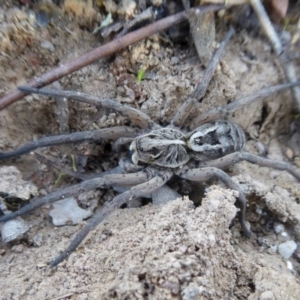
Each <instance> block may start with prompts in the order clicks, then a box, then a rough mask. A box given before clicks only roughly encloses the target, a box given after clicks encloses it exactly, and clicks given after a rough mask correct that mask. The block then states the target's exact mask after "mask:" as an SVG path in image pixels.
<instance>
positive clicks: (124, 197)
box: [51, 170, 173, 267]
mask: <svg viewBox="0 0 300 300" xmlns="http://www.w3.org/2000/svg"><path fill="white" fill-rule="evenodd" d="M131 175H132V174H131ZM172 175H173V173H172V172H170V171H167V170H165V171H162V172H159V173H157V175H156V176H154V177H153V178H152V179H150V180H148V181H146V182H144V183H141V184H138V185H136V186H134V187H132V188H131V189H130V190H128V191H126V192H124V193H122V194H120V195H118V196H116V197H115V198H114V199H113V200H112V201H111V202H108V203H105V204H104V205H103V207H102V208H101V210H100V211H99V212H98V213H96V214H95V215H94V216H93V217H92V218H91V219H90V220H89V221H88V223H87V225H86V226H85V227H84V228H83V229H82V230H81V231H80V232H78V234H77V235H76V236H75V238H74V239H73V241H72V242H71V244H70V245H69V247H68V248H67V249H66V250H65V251H63V252H62V253H61V254H60V255H59V256H58V257H57V258H56V259H54V261H52V263H51V267H55V266H57V265H58V264H59V263H60V262H61V261H63V260H64V259H66V258H67V257H68V256H69V254H70V253H72V252H73V251H74V250H75V249H76V248H77V247H78V245H79V244H80V243H81V242H82V240H83V239H84V238H85V237H86V236H87V235H88V233H89V232H90V231H91V230H92V229H93V228H94V227H95V226H97V225H98V224H99V223H101V222H102V221H103V220H104V219H106V217H107V216H108V215H109V214H110V213H112V212H113V211H114V210H115V209H118V208H119V207H121V206H122V205H123V204H124V203H126V202H128V201H130V199H132V198H134V197H141V196H144V195H147V194H151V193H152V192H154V191H156V190H157V189H158V188H160V187H161V186H163V185H164V184H165V183H166V182H167V181H168V180H169V179H170V178H171V177H172ZM125 176H127V174H126V175H125Z"/></svg>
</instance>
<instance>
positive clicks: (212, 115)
mask: <svg viewBox="0 0 300 300" xmlns="http://www.w3.org/2000/svg"><path fill="white" fill-rule="evenodd" d="M232 34H233V31H232V30H230V31H229V32H228V34H227V35H226V36H225V38H224V40H223V41H222V43H221V44H220V46H219V48H218V49H217V50H216V52H215V53H214V55H213V57H212V59H211V61H210V63H209V65H208V67H207V69H206V71H205V74H204V77H203V79H202V81H201V82H200V83H199V84H198V86H197V87H196V90H195V91H194V93H193V94H192V95H191V96H190V97H188V99H187V100H186V101H185V102H184V103H183V104H182V106H181V107H180V109H179V110H178V111H177V113H176V114H175V116H174V117H173V119H172V120H171V122H170V125H169V126H167V127H166V128H161V126H159V125H158V124H156V123H155V122H153V121H152V120H151V119H150V118H149V117H148V116H147V115H146V114H144V113H142V112H141V111H139V110H137V109H134V108H132V107H129V106H126V105H122V104H120V103H118V102H116V101H113V100H108V99H100V98H98V97H95V96H91V95H86V94H83V93H80V92H73V91H61V90H51V89H46V88H42V89H36V88H31V87H20V88H19V89H20V90H21V91H23V92H26V93H38V94H42V95H46V96H51V97H65V98H69V99H72V100H77V101H81V102H85V103H89V104H93V105H96V106H98V107H100V108H106V109H110V110H114V111H116V112H119V113H120V114H123V115H125V116H127V117H128V118H129V119H130V121H131V122H132V124H134V125H135V126H136V127H137V128H133V127H128V126H121V127H112V128H106V129H101V130H97V131H86V132H76V133H72V134H67V135H60V136H52V137H45V138H41V139H39V140H37V141H35V142H32V143H29V144H27V145H25V146H23V147H21V148H19V149H18V150H15V151H12V152H7V153H0V160H3V159H6V158H10V157H13V156H18V155H22V154H25V153H28V152H31V151H33V150H34V149H37V148H40V147H47V146H52V145H59V144H64V143H72V142H82V141H88V140H91V141H97V140H105V139H110V140H116V142H115V148H118V147H120V146H124V145H126V146H128V148H129V150H130V151H132V157H131V162H129V164H128V163H127V166H126V167H125V168H124V173H123V174H110V175H103V176H99V177H96V178H93V179H88V178H86V177H85V176H84V175H80V174H77V173H76V174H75V172H74V174H71V175H74V176H75V177H76V176H77V177H78V178H80V179H82V182H81V183H79V184H77V185H73V186H70V187H67V188H63V189H60V190H57V191H55V192H53V193H51V194H49V195H47V196H45V197H41V198H36V199H34V200H33V201H32V202H31V203H30V204H28V205H27V206H24V207H22V208H21V209H19V210H18V211H16V212H13V213H11V214H8V215H5V216H2V217H0V222H5V221H7V220H11V219H13V218H15V217H17V216H21V215H24V214H27V213H29V212H31V211H33V210H34V209H37V208H39V207H41V206H42V205H44V204H46V203H47V204H49V203H53V202H55V201H58V200H60V199H62V198H65V197H69V196H72V195H76V194H78V193H81V192H85V191H89V190H92V189H97V188H108V187H115V186H127V187H130V188H129V189H128V190H127V191H125V192H123V193H121V194H119V195H117V196H116V197H115V198H114V199H113V200H112V201H110V202H108V203H105V204H104V205H103V207H102V208H101V209H100V210H99V212H97V213H96V214H95V215H94V216H93V217H92V218H91V219H90V220H89V221H88V222H87V224H86V225H85V227H84V228H83V229H82V230H81V231H80V232H78V234H77V235H76V236H75V238H74V239H73V241H72V242H71V243H70V245H69V247H68V248H67V249H66V250H65V251H63V252H62V253H61V254H60V255H59V256H58V257H57V258H56V259H55V260H54V261H52V263H51V266H52V267H54V266H56V265H57V264H59V263H60V262H61V261H63V260H64V259H65V258H67V257H68V255H69V254H70V253H72V252H73V251H74V250H75V249H76V248H77V246H78V245H79V244H80V243H81V242H82V240H83V239H84V238H85V237H86V236H87V234H88V233H89V232H90V231H91V230H92V229H93V228H94V227H95V226H97V225H98V224H99V223H101V222H102V221H103V220H104V219H105V218H106V217H107V215H109V214H110V213H111V212H112V211H113V210H115V209H117V208H119V207H121V206H122V205H124V204H125V203H127V202H128V201H130V200H131V199H133V198H135V197H141V196H144V195H149V194H152V193H153V192H154V191H156V190H157V189H159V188H160V187H162V186H164V185H165V184H166V183H167V182H168V181H169V180H170V179H171V177H172V176H173V175H177V176H179V177H181V178H184V179H186V180H191V181H205V180H209V179H210V178H213V177H216V178H217V179H219V180H220V181H222V182H223V183H224V184H225V185H226V186H228V187H229V188H231V189H233V190H236V191H238V196H237V204H238V205H239V207H240V212H239V221H240V223H241V227H242V229H243V231H244V233H245V235H246V236H247V237H250V236H251V230H250V228H249V227H248V226H247V225H246V222H245V214H246V205H247V200H246V198H245V196H244V195H243V193H242V191H241V189H240V187H239V186H238V185H237V184H236V183H234V182H233V180H232V179H231V178H230V177H229V176H228V175H227V174H226V173H225V172H224V171H222V169H223V168H226V167H228V166H231V165H233V164H235V163H238V162H240V161H242V160H245V161H248V162H250V163H253V164H258V165H260V166H266V167H270V168H275V169H279V170H284V171H287V172H289V173H290V174H292V175H293V176H294V177H295V178H296V179H297V180H299V181H300V172H299V170H297V169H296V168H295V167H294V166H293V165H291V164H289V163H286V162H282V161H275V160H271V159H267V158H264V157H260V156H257V155H254V154H251V153H248V152H245V151H244V146H245V142H246V138H245V135H244V133H243V131H242V129H241V128H240V127H239V126H238V125H236V124H234V123H232V122H230V121H227V120H226V118H227V116H228V115H229V113H232V112H233V111H235V110H237V109H240V108H242V107H244V106H245V105H248V104H250V103H253V101H256V100H257V99H260V98H262V97H267V96H270V95H271V94H273V93H277V92H279V91H281V90H284V89H287V88H290V87H292V86H295V85H299V82H295V83H291V84H282V85H277V86H272V87H268V88H265V89H262V90H260V91H258V92H256V93H253V94H251V95H249V96H246V97H243V98H240V99H238V100H236V101H234V102H231V103H230V104H228V105H225V106H223V107H218V108H213V109H211V110H209V111H207V112H204V113H202V114H200V115H199V116H197V117H196V118H195V119H193V120H192V121H191V122H190V124H189V128H191V130H190V131H185V130H184V129H182V128H183V127H187V126H185V124H186V120H187V118H188V116H189V115H190V113H191V111H192V110H193V108H194V107H195V105H196V104H197V103H199V101H201V99H202V98H203V96H204V95H205V92H206V90H207V87H208V84H209V82H210V80H211V78H212V76H213V74H214V72H215V70H216V67H217V66H218V63H219V60H220V57H221V53H222V51H223V49H224V47H225V45H226V43H227V41H228V39H229V38H230V36H231V35H232Z"/></svg>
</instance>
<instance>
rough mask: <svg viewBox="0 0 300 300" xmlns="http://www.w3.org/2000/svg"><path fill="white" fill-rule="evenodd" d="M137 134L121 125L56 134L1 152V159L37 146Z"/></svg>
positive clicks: (31, 149)
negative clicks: (13, 149)
mask: <svg viewBox="0 0 300 300" xmlns="http://www.w3.org/2000/svg"><path fill="white" fill-rule="evenodd" d="M136 135H137V131H136V129H133V128H130V127H127V126H120V127H111V128H105V129H100V130H95V131H82V132H74V133H71V134H63V135H56V136H49V137H44V138H41V139H39V140H36V141H34V142H31V143H28V144H26V145H24V146H22V147H21V148H19V149H17V150H15V151H11V152H3V153H0V160H3V159H7V158H10V157H14V156H19V155H22V154H25V153H28V152H31V151H33V150H35V149H37V148H42V147H48V146H54V145H61V144H68V143H75V142H83V141H89V140H91V141H99V140H101V139H117V138H119V137H121V136H122V137H124V136H125V137H134V136H136Z"/></svg>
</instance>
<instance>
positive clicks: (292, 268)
mask: <svg viewBox="0 0 300 300" xmlns="http://www.w3.org/2000/svg"><path fill="white" fill-rule="evenodd" d="M286 266H287V267H288V269H289V270H291V271H293V270H294V267H293V264H292V263H291V262H290V261H289V260H287V262H286Z"/></svg>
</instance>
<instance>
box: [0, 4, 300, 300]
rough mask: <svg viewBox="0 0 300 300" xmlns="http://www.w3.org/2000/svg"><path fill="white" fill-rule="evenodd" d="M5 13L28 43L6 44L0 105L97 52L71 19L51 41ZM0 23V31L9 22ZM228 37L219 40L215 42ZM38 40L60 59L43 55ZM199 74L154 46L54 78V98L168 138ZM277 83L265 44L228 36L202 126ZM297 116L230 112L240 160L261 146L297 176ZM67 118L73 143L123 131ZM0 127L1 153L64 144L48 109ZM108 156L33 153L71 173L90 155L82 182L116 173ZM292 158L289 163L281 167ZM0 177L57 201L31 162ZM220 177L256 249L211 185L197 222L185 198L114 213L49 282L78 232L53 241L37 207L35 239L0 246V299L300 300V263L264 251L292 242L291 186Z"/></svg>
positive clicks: (299, 217) (104, 152)
mask: <svg viewBox="0 0 300 300" xmlns="http://www.w3.org/2000/svg"><path fill="white" fill-rule="evenodd" d="M4 10H5V13H6V16H10V18H11V19H10V24H14V27H13V29H12V31H10V32H12V33H11V34H12V35H16V36H17V37H19V34H20V36H21V37H22V36H24V32H22V30H21V29H22V28H23V27H24V26H25V25H26V26H27V27H26V28H27V30H26V34H32V36H31V43H30V44H26V45H25V44H22V43H24V41H23V40H22V39H21V38H20V39H14V41H17V42H18V43H19V44H20V45H18V44H14V42H13V39H12V42H11V44H10V47H12V48H10V49H9V52H2V53H1V56H0V58H1V64H0V68H1V70H0V82H1V91H0V93H1V94H0V95H1V96H2V95H4V94H5V93H6V92H8V91H9V90H11V89H13V88H15V87H16V86H18V85H22V84H24V83H25V82H27V81H29V80H30V79H31V78H32V77H34V76H37V75H38V74H41V73H43V72H45V71H46V70H49V69H50V68H51V67H53V66H54V65H55V64H59V63H63V62H65V61H67V60H68V59H70V58H73V57H76V56H78V55H80V54H82V53H85V52H86V51H88V50H89V49H91V48H93V47H95V46H97V45H99V43H100V42H99V40H98V38H97V37H96V36H93V35H92V34H90V33H89V32H88V31H86V30H84V29H82V27H80V26H79V25H78V20H76V18H60V19H59V21H57V27H56V26H52V27H49V26H48V27H44V28H39V30H37V28H36V27H35V26H34V23H31V21H30V20H28V19H26V18H27V15H26V14H24V13H23V12H21V11H20V10H19V9H18V8H16V7H13V6H10V7H9V6H8V7H5V8H4ZM8 12H9V14H8ZM16 15H17V16H18V17H16ZM1 22H2V23H1V26H2V27H1V28H2V30H4V29H3V28H6V27H4V23H5V22H6V20H5V19H1ZM12 22H15V23H12ZM27 22H28V23H27ZM81 22H83V20H81ZM24 24H25V25H24ZM22 26H23V27H22ZM20 32H21V33H20ZM223 34H224V33H219V34H218V36H217V38H218V40H220V39H221V37H222V36H223ZM45 40H47V41H48V42H50V43H51V44H52V45H53V47H54V49H55V51H53V48H52V47H48V48H47V47H46V48H45V43H44V41H45ZM241 40H243V43H242V42H241ZM26 41H28V39H27V40H26ZM48 45H49V44H48ZM21 46H22V47H21ZM3 49H4V48H2V50H3ZM4 50H5V49H4ZM12 50H14V51H12ZM18 51H20V53H19V52H18ZM247 51H248V52H251V53H252V54H253V55H254V57H255V62H253V63H249V62H245V61H244V60H243V58H242V55H241V53H246V52H247ZM7 53H9V55H8V54H7ZM146 60H147V72H146V76H145V79H144V80H143V81H142V82H141V83H140V84H138V83H137V82H136V75H135V74H136V73H137V71H138V70H139V68H141V66H142V62H145V61H146ZM298 70H299V67H298ZM202 74H203V69H202V67H201V65H200V62H199V61H198V58H197V56H196V53H195V51H193V50H192V49H186V48H180V47H177V46H172V45H171V44H169V43H167V42H166V41H165V40H164V39H160V38H159V36H154V37H151V38H149V39H148V40H146V41H142V42H140V43H138V44H136V45H134V46H132V47H130V49H126V50H124V51H122V52H120V53H118V54H117V55H116V57H114V58H110V59H109V60H102V61H99V62H97V63H95V64H93V65H91V66H89V67H86V68H84V69H82V70H80V71H78V72H76V73H74V74H72V75H70V76H67V77H66V78H63V79H62V80H60V85H61V88H63V89H74V90H80V91H83V92H86V93H90V94H95V95H101V97H107V98H112V99H116V101H120V102H121V103H126V104H128V105H132V106H134V107H137V108H139V109H141V110H142V111H143V112H145V113H147V114H148V115H149V116H151V117H152V118H153V119H154V120H155V121H159V122H160V123H161V124H164V125H165V124H168V121H169V120H170V118H171V117H172V116H173V115H174V112H175V111H176V109H178V107H179V105H180V104H181V103H182V102H183V101H184V99H186V97H187V96H188V95H189V94H190V93H191V92H192V91H193V90H194V87H195V84H196V82H197V81H198V80H199V79H201V76H202ZM282 79H283V74H282V73H281V71H280V70H279V69H278V66H277V64H276V60H275V59H274V58H273V57H272V55H271V48H270V46H269V44H268V42H267V41H266V40H265V39H264V38H263V37H255V38H253V37H251V35H248V34H247V33H243V35H242V34H237V35H236V36H235V37H234V38H233V39H232V40H231V41H230V42H229V44H228V46H227V48H226V53H225V55H224V57H223V59H222V63H221V64H220V67H219V68H218V70H217V72H216V74H215V76H214V78H213V80H212V82H211V84H210V86H209V90H208V92H207V95H206V97H205V100H204V101H203V103H202V104H201V107H199V108H197V113H199V112H200V111H205V110H207V109H208V108H210V107H212V106H218V105H223V104H226V103H228V102H231V101H232V100H234V99H236V98H239V97H241V96H243V95H247V94H250V93H252V92H253V91H256V90H259V89H261V88H262V87H266V86H270V85H273V84H276V83H278V82H280V81H281V80H282ZM283 99H284V102H283ZM292 107H293V104H292V99H291V96H290V94H289V92H284V93H281V94H279V95H275V96H272V97H270V98H269V99H264V100H263V101H260V102H257V103H254V104H252V105H250V106H249V107H246V108H244V109H242V110H240V111H238V112H236V113H235V114H234V115H233V116H232V117H231V119H232V120H233V121H235V122H237V123H238V124H240V125H241V126H242V127H243V129H244V130H245V132H246V133H247V137H248V142H247V151H251V152H253V153H259V149H261V147H259V146H261V145H264V146H265V147H266V148H267V149H268V157H270V158H274V159H279V160H288V159H290V160H291V162H293V163H295V164H298V166H299V167H300V165H299V149H298V148H297V147H292V146H288V145H294V144H295V142H294V143H292V144H290V143H289V142H290V140H289V138H288V134H287V133H288V132H289V126H290V124H291V123H292V117H291V108H292ZM69 110H70V121H69V125H70V131H71V132H74V131H82V130H91V129H97V128H104V127H107V126H115V125H123V124H125V125H126V124H128V120H126V118H124V117H122V116H120V115H118V114H115V113H113V112H110V111H99V110H97V109H96V108H94V107H91V106H89V105H85V104H78V103H75V102H71V103H70V104H69ZM0 126H1V130H0V150H1V151H9V150H12V149H15V148H16V147H18V146H20V145H22V144H24V143H25V142H28V141H32V140H34V139H37V138H39V137H41V136H46V135H53V134H59V128H58V124H57V114H56V104H55V101H54V100H52V99H50V100H49V99H46V98H42V97H39V96H34V95H33V96H28V97H27V98H26V100H22V101H19V102H18V103H15V104H13V105H12V106H10V107H8V108H7V109H5V110H3V111H1V112H0ZM108 144H109V143H108ZM108 144H107V143H99V145H94V144H89V143H84V144H83V145H76V146H74V145H68V146H62V147H51V148H50V149H41V150H39V152H40V153H42V154H43V155H46V156H47V157H50V158H52V159H56V160H58V161H65V162H66V163H67V164H68V163H69V164H70V163H71V162H70V157H69V156H70V154H72V155H74V156H76V155H77V156H78V155H79V154H81V153H88V154H89V156H90V157H93V158H94V160H95V159H96V158H97V159H96V162H97V163H95V162H91V163H90V165H91V168H90V169H89V170H88V171H89V172H102V171H106V170H107V169H110V168H112V167H115V166H116V164H117V159H118V155H117V154H113V155H112V154H111V153H109V152H111V151H109V150H108V149H109V147H108V146H107V145H108ZM289 147H290V148H289ZM297 149H298V150H297ZM291 151H292V153H293V155H292V157H291V155H287V153H290V152H291ZM95 157H96V158H95ZM1 166H2V167H6V166H9V167H11V166H14V167H16V168H17V169H18V170H19V171H20V172H21V173H19V172H18V171H16V169H15V168H10V169H9V170H10V171H9V172H8V175H7V176H8V177H9V176H11V177H9V178H14V179H11V181H10V185H9V190H10V192H11V191H14V190H15V189H16V188H17V187H20V186H23V185H26V184H29V183H30V184H32V185H31V189H32V191H31V193H32V194H46V193H50V192H52V191H54V190H56V189H57V188H58V186H57V185H55V181H56V180H57V174H56V173H55V172H54V171H53V170H51V169H49V168H47V167H46V166H44V165H42V164H40V163H38V162H36V161H35V160H34V159H33V158H32V157H31V156H30V155H24V156H23V157H19V158H15V159H11V160H8V161H4V162H1ZM228 171H229V174H230V175H231V176H232V177H233V179H234V181H235V182H236V183H238V184H239V185H240V186H241V188H242V190H243V192H244V193H245V195H246V197H247V199H248V211H247V220H248V221H249V222H250V224H251V228H252V230H253V236H252V237H251V239H246V238H245V237H244V236H243V235H242V233H241V230H240V225H239V223H238V221H237V219H236V218H235V216H236V212H237V208H236V207H235V206H234V202H235V192H234V191H231V190H228V189H226V188H225V187H224V186H222V185H221V184H220V183H219V182H210V183H208V184H206V185H201V187H200V188H199V187H194V188H195V189H196V191H197V188H199V189H202V190H203V189H204V188H205V189H206V190H205V195H204V198H203V199H202V201H201V205H200V206H199V207H197V208H196V209H195V208H194V205H193V203H192V202H191V201H190V200H189V199H188V197H183V198H179V199H177V200H175V201H172V202H169V203H167V204H165V205H161V206H154V205H151V204H149V205H146V206H144V207H142V208H132V209H123V210H118V211H115V212H114V213H113V214H112V215H111V216H110V217H109V218H108V219H107V220H106V221H105V222H103V223H102V224H100V225H99V226H97V228H95V229H94V230H93V231H92V232H91V233H90V234H89V236H88V237H87V238H86V239H85V241H84V242H83V243H82V244H81V245H80V247H79V248H78V249H77V250H76V252H75V253H73V254H71V255H70V257H69V258H68V259H67V260H66V261H64V262H63V263H61V264H60V265H59V266H58V267H57V268H56V269H54V270H49V268H48V263H49V262H50V261H51V260H52V259H53V258H55V257H56V256H57V254H58V253H59V252H60V251H62V250H63V249H65V248H66V246H67V245H68V243H69V241H70V239H71V238H72V237H73V236H74V234H75V233H76V232H78V230H79V229H80V228H82V226H83V223H84V222H83V223H81V224H79V225H76V226H62V227H55V226H54V225H53V224H52V222H51V218H50V217H49V210H50V209H51V207H49V206H46V207H43V208H41V209H39V210H38V211H35V212H33V213H32V214H30V215H28V216H26V217H24V220H26V221H27V222H28V224H29V226H30V231H29V232H28V233H27V236H25V237H24V238H23V239H22V240H21V241H17V242H14V243H12V244H3V243H2V245H1V250H0V253H1V256H0V290H1V293H0V299H251V300H254V299H260V300H267V299H268V300H269V299H270V300H271V299H276V300H279V299H300V284H299V271H300V266H299V260H298V259H299V254H300V249H297V250H296V252H295V253H294V256H292V257H291V258H290V259H289V260H288V261H287V260H285V259H283V258H282V256H281V255H280V254H279V253H278V252H277V251H274V247H273V245H279V244H280V243H282V242H284V241H287V240H294V241H296V242H297V243H298V241H299V239H300V205H299V199H300V184H299V182H296V180H295V179H294V178H293V177H291V176H290V175H289V174H287V173H285V172H280V171H275V170H270V169H268V168H260V167H258V166H255V165H250V164H248V163H239V164H237V165H236V166H233V167H232V168H231V169H230V170H228ZM12 175H13V176H12ZM4 177H5V176H4V175H3V176H2V179H3V180H2V181H1V184H2V188H3V182H4ZM22 178H23V179H22ZM23 180H24V181H23ZM27 182H29V183H27ZM72 183H74V180H73V179H72V178H68V177H63V179H62V181H61V183H60V184H61V186H66V185H70V184H72ZM173 185H174V183H173ZM179 185H180V183H178V186H179ZM175 187H176V183H175ZM178 190H180V189H179V188H178ZM192 194H193V196H192ZM195 194H196V195H197V193H195V192H194V193H191V195H190V196H191V198H193V200H197V199H194V198H195ZM97 195H98V197H99V198H100V199H99V201H100V202H103V201H108V200H110V199H112V197H113V196H114V192H113V191H108V192H105V191H101V193H100V196H99V193H98V194H97ZM198 197H199V196H198ZM198 202H199V199H198ZM276 224H277V225H278V224H280V225H283V227H284V232H285V233H286V235H282V234H281V233H276V232H275V231H274V227H275V225H276ZM298 248H299V247H298ZM298 250H299V251H298Z"/></svg>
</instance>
